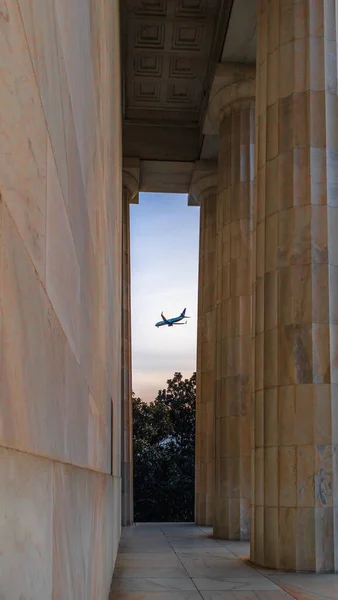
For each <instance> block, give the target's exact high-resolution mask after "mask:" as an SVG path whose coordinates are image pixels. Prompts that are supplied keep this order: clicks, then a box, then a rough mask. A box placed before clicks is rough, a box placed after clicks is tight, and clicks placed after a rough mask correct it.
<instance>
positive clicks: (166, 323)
mask: <svg viewBox="0 0 338 600" xmlns="http://www.w3.org/2000/svg"><path fill="white" fill-rule="evenodd" d="M183 319H185V317H182V315H180V316H179V317H173V318H172V319H167V320H166V321H158V323H155V327H162V326H163V325H168V327H172V326H173V325H174V323H178V322H179V321H183Z"/></svg>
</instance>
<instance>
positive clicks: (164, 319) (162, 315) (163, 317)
mask: <svg viewBox="0 0 338 600" xmlns="http://www.w3.org/2000/svg"><path fill="white" fill-rule="evenodd" d="M161 317H162V319H163V321H165V322H167V319H166V318H165V316H164V314H163V312H161Z"/></svg>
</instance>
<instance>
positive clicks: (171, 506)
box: [133, 373, 196, 522]
mask: <svg viewBox="0 0 338 600" xmlns="http://www.w3.org/2000/svg"><path fill="white" fill-rule="evenodd" d="M195 405H196V374H195V373H194V374H193V375H192V377H191V378H190V379H183V377H182V374H181V373H175V375H174V377H173V379H168V381H167V389H164V390H159V392H158V395H157V397H156V399H155V401H154V402H151V403H150V404H146V403H145V402H143V401H142V400H141V399H140V398H136V397H135V395H134V394H133V440H134V510H135V521H138V522H142V521H143V522H151V521H155V522H156V521H157V522H161V521H162V522H163V521H167V522H169V521H176V522H177V521H193V520H194V486H195V484H194V479H195Z"/></svg>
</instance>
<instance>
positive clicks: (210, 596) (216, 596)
mask: <svg viewBox="0 0 338 600" xmlns="http://www.w3.org/2000/svg"><path fill="white" fill-rule="evenodd" d="M202 598H203V599H204V600H292V596H290V594H287V593H286V592H282V591H280V590H274V591H273V592H261V591H258V592H257V591H249V592H224V591H223V592H202Z"/></svg>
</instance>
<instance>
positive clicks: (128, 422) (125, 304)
mask: <svg viewBox="0 0 338 600" xmlns="http://www.w3.org/2000/svg"><path fill="white" fill-rule="evenodd" d="M129 196H130V194H129V192H128V190H127V189H126V188H123V207H122V250H123V252H122V378H121V381H122V384H121V385H122V390H121V406H122V411H121V416H122V419H121V421H122V424H121V427H122V525H124V526H127V525H132V523H133V518H134V506H133V502H134V499H133V415H132V363H131V296H130V283H131V282H130V206H129Z"/></svg>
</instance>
